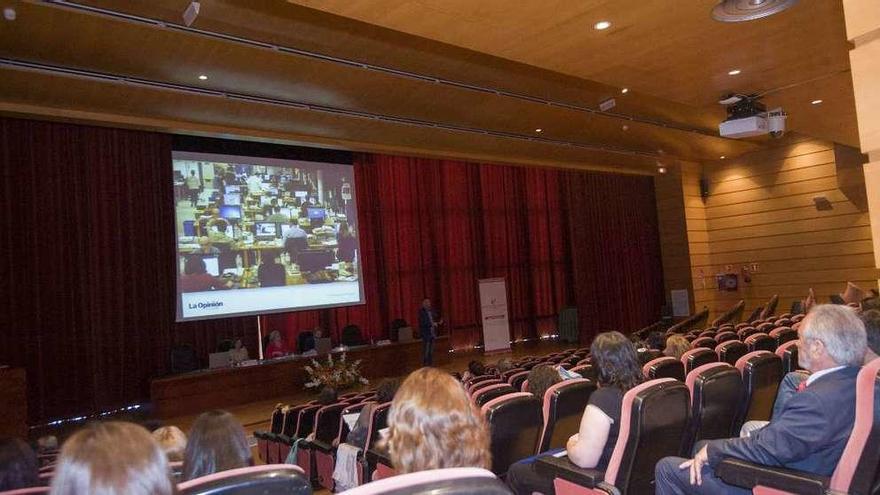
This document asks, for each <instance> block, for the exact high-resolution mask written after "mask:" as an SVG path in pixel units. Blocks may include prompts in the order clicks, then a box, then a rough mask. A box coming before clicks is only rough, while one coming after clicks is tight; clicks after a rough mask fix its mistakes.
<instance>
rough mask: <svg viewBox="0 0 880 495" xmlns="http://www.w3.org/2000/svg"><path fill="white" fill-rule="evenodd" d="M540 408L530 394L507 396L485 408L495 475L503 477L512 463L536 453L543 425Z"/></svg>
mask: <svg viewBox="0 0 880 495" xmlns="http://www.w3.org/2000/svg"><path fill="white" fill-rule="evenodd" d="M541 405H542V404H541V401H539V400H538V399H537V398H536V397H535V396H534V395H532V394H530V393H528V392H516V393H513V394H507V395H505V396H503V397H498V398H497V399H494V400H491V401H489V402H487V403H486V404H484V405H483V407H482V408H481V411H482V413H483V415H484V416H485V417H486V421H487V422H488V423H489V428H490V430H491V432H492V440H491V446H492V472H494V473H495V474H497V475H499V476H500V475H503V474H505V473H506V472H507V469H508V468H509V467H510V465H511V464H513V463H514V462H516V461H519V460H520V459H525V458H526V457H529V456H531V455H532V454H534V453H535V446H536V445H537V444H538V437H539V436H540V435H541V430H542V429H543V426H544V418H543V415H542V412H541Z"/></svg>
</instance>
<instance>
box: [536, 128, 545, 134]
mask: <svg viewBox="0 0 880 495" xmlns="http://www.w3.org/2000/svg"><path fill="white" fill-rule="evenodd" d="M535 132H537V133H538V134H540V133H542V132H544V129H541V128H540V127H538V128H537V129H535Z"/></svg>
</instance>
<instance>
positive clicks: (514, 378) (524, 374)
mask: <svg viewBox="0 0 880 495" xmlns="http://www.w3.org/2000/svg"><path fill="white" fill-rule="evenodd" d="M528 379H529V372H528V371H520V372H519V373H514V374H513V375H511V376H510V378H508V379H507V383H509V384H510V386H511V387H513V388H514V389H516V390H521V389H522V384H523V382H524V381H526V380H528Z"/></svg>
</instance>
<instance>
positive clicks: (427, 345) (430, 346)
mask: <svg viewBox="0 0 880 495" xmlns="http://www.w3.org/2000/svg"><path fill="white" fill-rule="evenodd" d="M441 323H443V320H437V319H435V318H434V313H433V312H432V311H431V300H430V299H428V298H427V297H426V298H425V299H424V300H423V301H422V309H420V310H419V330H420V333H421V337H422V364H423V365H425V366H433V364H434V339H436V338H437V327H438V326H439V325H440V324H441Z"/></svg>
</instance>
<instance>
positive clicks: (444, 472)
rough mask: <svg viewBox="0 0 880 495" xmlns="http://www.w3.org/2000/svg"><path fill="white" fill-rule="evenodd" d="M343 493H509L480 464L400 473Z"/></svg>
mask: <svg viewBox="0 0 880 495" xmlns="http://www.w3.org/2000/svg"><path fill="white" fill-rule="evenodd" d="M342 493H345V494H346V495H379V494H385V493H389V494H394V495H436V494H443V495H471V494H477V493H478V494H485V495H507V494H509V493H511V491H510V489H509V488H507V485H505V484H504V483H503V482H501V480H499V479H498V478H497V477H496V476H495V475H494V474H492V472H491V471H487V470H485V469H479V468H449V469H432V470H429V471H420V472H417V473H409V474H401V475H398V476H394V477H391V478H385V479H381V480H378V481H374V482H372V483H369V484H366V485H362V486H359V487H357V488H352V489H351V490H347V491H345V492H342Z"/></svg>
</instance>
